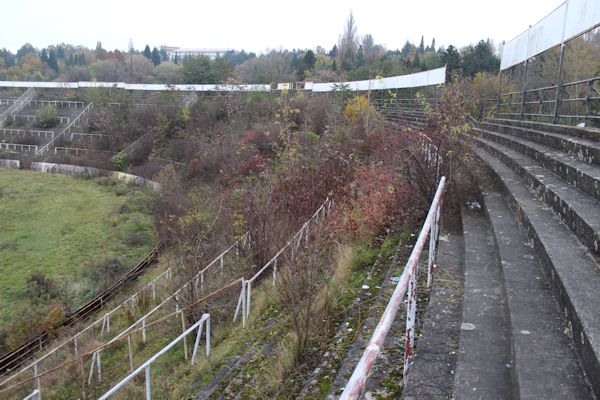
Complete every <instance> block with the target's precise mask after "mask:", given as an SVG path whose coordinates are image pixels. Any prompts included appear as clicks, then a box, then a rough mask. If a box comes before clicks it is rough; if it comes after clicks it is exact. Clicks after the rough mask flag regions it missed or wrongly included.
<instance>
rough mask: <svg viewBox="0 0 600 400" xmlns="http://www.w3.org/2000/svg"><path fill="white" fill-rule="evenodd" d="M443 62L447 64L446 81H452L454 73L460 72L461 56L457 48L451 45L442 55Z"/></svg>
mask: <svg viewBox="0 0 600 400" xmlns="http://www.w3.org/2000/svg"><path fill="white" fill-rule="evenodd" d="M442 62H443V63H444V64H446V81H447V82H450V81H451V80H452V73H453V72H459V71H460V67H461V65H460V55H459V54H458V50H456V47H454V46H452V45H450V46H448V47H447V48H446V50H445V51H444V52H443V53H442Z"/></svg>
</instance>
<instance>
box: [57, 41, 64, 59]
mask: <svg viewBox="0 0 600 400" xmlns="http://www.w3.org/2000/svg"><path fill="white" fill-rule="evenodd" d="M56 58H58V59H59V60H62V59H64V58H65V47H64V46H63V45H62V44H61V45H59V46H58V47H57V49H56Z"/></svg>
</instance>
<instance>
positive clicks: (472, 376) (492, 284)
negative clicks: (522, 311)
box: [454, 209, 514, 399]
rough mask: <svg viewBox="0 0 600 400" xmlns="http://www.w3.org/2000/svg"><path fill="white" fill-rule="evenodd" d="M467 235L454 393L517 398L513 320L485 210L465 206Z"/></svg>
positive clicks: (464, 223) (464, 232)
mask: <svg viewBox="0 0 600 400" xmlns="http://www.w3.org/2000/svg"><path fill="white" fill-rule="evenodd" d="M463 236H464V240H465V288H464V298H463V312H462V325H461V332H460V340H459V353H458V362H457V366H456V376H455V380H454V398H456V399H512V398H514V395H513V384H512V378H511V375H512V360H511V358H510V324H509V317H508V314H507V311H508V310H507V307H506V297H505V293H504V286H503V283H502V268H501V266H500V260H499V259H498V257H497V254H496V247H495V245H494V239H493V236H492V231H491V229H490V225H489V224H488V222H487V221H486V219H485V217H484V216H483V214H482V213H481V211H478V210H466V209H465V210H464V211H463Z"/></svg>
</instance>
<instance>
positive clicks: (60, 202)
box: [0, 170, 155, 350]
mask: <svg viewBox="0 0 600 400" xmlns="http://www.w3.org/2000/svg"><path fill="white" fill-rule="evenodd" d="M0 187H1V188H2V201H1V202H0V221H2V222H1V223H0V225H1V229H0V258H1V259H2V264H1V266H0V273H1V274H2V277H3V278H2V280H1V282H0V320H1V321H2V330H3V331H5V332H7V333H8V335H7V336H6V343H1V344H0V345H1V348H2V349H3V350H6V349H7V347H15V346H18V345H20V344H22V343H23V342H24V341H25V340H26V339H27V338H29V337H32V336H34V335H36V333H39V332H42V331H43V330H45V329H47V328H49V327H53V326H56V324H57V323H60V322H61V320H62V319H63V318H64V316H65V315H67V314H68V313H69V312H71V311H73V310H74V309H76V308H77V307H78V306H80V305H82V304H83V303H84V302H85V301H87V300H89V299H90V298H91V297H92V296H94V295H96V294H97V293H98V292H99V291H100V290H102V289H103V288H105V287H107V286H108V285H110V284H111V283H112V282H114V280H115V278H117V277H118V276H120V275H122V274H123V273H124V272H125V271H126V270H128V269H129V268H131V267H133V266H134V265H135V264H136V263H137V262H138V261H139V260H141V259H142V258H143V257H144V256H145V255H146V253H147V252H148V251H149V249H150V248H151V247H152V245H153V244H154V237H155V235H154V233H153V227H152V218H151V212H152V201H151V197H150V195H149V194H148V193H146V192H144V191H142V190H139V189H133V188H128V193H127V194H126V195H123V196H120V197H119V196H118V195H117V193H116V189H117V188H118V186H113V182H111V181H109V180H107V179H106V178H101V179H98V180H82V179H76V178H72V177H66V176H58V175H52V174H41V173H36V172H28V171H14V170H3V171H2V173H1V174H0Z"/></svg>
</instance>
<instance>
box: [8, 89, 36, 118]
mask: <svg viewBox="0 0 600 400" xmlns="http://www.w3.org/2000/svg"><path fill="white" fill-rule="evenodd" d="M34 95H35V90H34V89H33V88H31V87H30V88H29V89H27V90H26V91H25V93H23V94H22V95H21V96H20V97H19V98H18V99H16V100H15V101H14V102H13V103H12V105H11V106H10V107H8V108H7V109H6V110H4V112H3V113H2V114H0V127H1V126H3V125H4V120H5V119H6V118H7V117H8V116H10V115H13V114H15V113H17V112H19V111H21V110H22V109H23V107H25V106H26V105H27V102H28V101H29V100H31V98H32V97H33V96H34Z"/></svg>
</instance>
